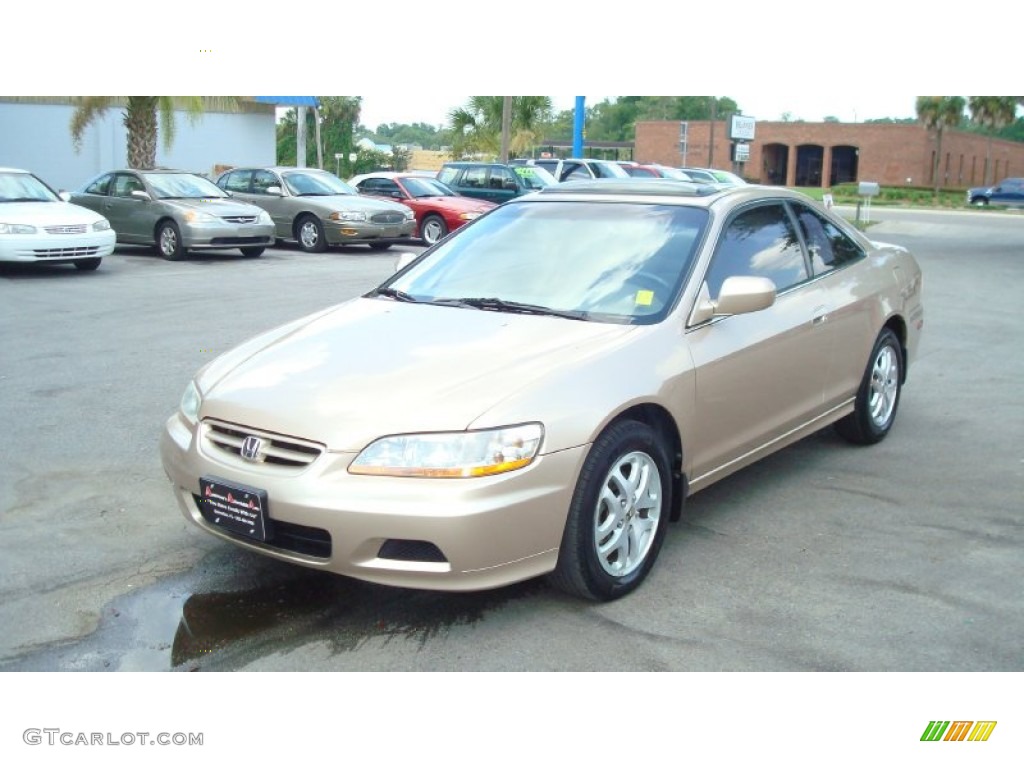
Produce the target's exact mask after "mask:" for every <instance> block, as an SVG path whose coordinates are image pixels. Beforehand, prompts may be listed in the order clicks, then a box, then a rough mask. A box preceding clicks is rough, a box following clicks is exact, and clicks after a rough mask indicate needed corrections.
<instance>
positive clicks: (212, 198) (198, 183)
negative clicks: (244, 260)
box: [71, 169, 274, 261]
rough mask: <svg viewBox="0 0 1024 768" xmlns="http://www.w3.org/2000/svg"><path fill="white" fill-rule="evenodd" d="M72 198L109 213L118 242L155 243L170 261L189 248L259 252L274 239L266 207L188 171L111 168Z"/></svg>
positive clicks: (184, 253)
mask: <svg viewBox="0 0 1024 768" xmlns="http://www.w3.org/2000/svg"><path fill="white" fill-rule="evenodd" d="M71 201H72V202H73V203H76V204H77V205H81V206H84V207H85V208H89V209H90V210H93V211H96V212H97V213H100V214H102V215H104V216H106V217H107V219H108V220H109V221H110V226H111V227H113V228H114V231H115V232H116V233H117V242H119V243H131V244H137V245H153V246H155V247H156V249H157V251H158V252H159V253H160V255H161V256H163V257H164V258H165V259H169V260H171V261H177V260H179V259H183V258H185V257H186V255H187V253H188V251H190V250H200V249H202V250H210V249H221V248H238V249H240V250H241V251H242V255H244V256H250V257H256V256H259V255H260V254H262V253H263V250H264V249H265V248H266V247H267V246H268V245H272V244H273V242H274V228H273V224H272V222H271V221H270V217H269V216H267V215H266V214H265V213H264V212H263V211H261V210H260V209H259V208H256V207H255V206H252V205H249V204H247V203H244V202H240V201H237V200H232V199H230V198H229V197H228V196H227V195H226V194H224V193H223V192H222V191H221V190H220V189H218V188H217V185H216V184H214V183H213V182H212V181H210V180H209V179H205V178H203V177H202V176H199V175H197V174H194V173H188V172H186V171H171V170H153V171H138V170H134V169H125V170H119V171H109V172H107V173H102V174H100V175H99V176H96V177H95V178H93V179H91V180H90V181H88V182H87V183H86V184H85V185H84V186H83V187H82V188H81V189H79V190H78V191H76V192H73V193H72V195H71Z"/></svg>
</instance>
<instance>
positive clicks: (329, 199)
mask: <svg viewBox="0 0 1024 768" xmlns="http://www.w3.org/2000/svg"><path fill="white" fill-rule="evenodd" d="M292 199H293V200H301V201H302V202H303V203H304V204H306V205H308V206H309V207H310V208H314V209H317V210H324V211H363V212H365V213H369V214H371V215H372V214H374V213H381V212H382V211H399V212H400V213H402V214H403V215H404V214H405V212H406V211H407V210H409V207H408V206H406V205H402V204H401V203H394V202H391V201H390V200H381V199H379V198H376V197H369V196H366V195H307V196H305V197H302V196H296V197H293V198H292Z"/></svg>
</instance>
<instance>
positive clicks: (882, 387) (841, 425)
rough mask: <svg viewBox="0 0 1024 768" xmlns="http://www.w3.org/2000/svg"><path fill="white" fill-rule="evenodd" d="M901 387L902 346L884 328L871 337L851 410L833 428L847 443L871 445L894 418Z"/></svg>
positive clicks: (889, 331)
mask: <svg viewBox="0 0 1024 768" xmlns="http://www.w3.org/2000/svg"><path fill="white" fill-rule="evenodd" d="M902 387H903V347H902V346H900V340H899V339H898V338H896V334H895V333H893V332H892V331H891V330H890V329H889V328H884V329H883V330H882V332H881V333H880V334H879V335H878V339H877V340H876V341H875V346H874V348H873V349H872V351H871V359H870V362H869V363H868V367H867V370H866V371H865V372H864V378H863V380H862V381H861V384H860V389H858V390H857V399H856V401H855V402H854V408H853V413H851V414H849V415H848V416H844V417H843V418H842V419H840V420H839V421H837V422H836V431H837V432H838V433H839V434H840V435H842V436H843V437H845V438H846V439H847V440H849V441H850V442H851V443H859V444H860V445H872V444H873V443H877V442H879V441H881V440H882V439H883V438H885V436H886V435H888V434H889V430H890V429H892V425H893V422H894V421H895V420H896V408H897V407H898V406H899V403H900V391H901V390H902Z"/></svg>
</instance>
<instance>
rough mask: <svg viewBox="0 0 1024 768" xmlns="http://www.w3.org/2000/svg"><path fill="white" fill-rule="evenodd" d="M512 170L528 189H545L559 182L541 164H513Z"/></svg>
mask: <svg viewBox="0 0 1024 768" xmlns="http://www.w3.org/2000/svg"><path fill="white" fill-rule="evenodd" d="M512 170H513V171H515V172H516V176H518V177H519V178H520V179H521V180H522V182H523V186H525V187H526V188H527V189H544V187H550V186H551V185H552V184H557V183H558V181H557V180H556V179H555V177H554V176H552V175H551V173H550V172H549V171H548V170H547V169H545V168H541V167H540V166H539V165H513V166H512Z"/></svg>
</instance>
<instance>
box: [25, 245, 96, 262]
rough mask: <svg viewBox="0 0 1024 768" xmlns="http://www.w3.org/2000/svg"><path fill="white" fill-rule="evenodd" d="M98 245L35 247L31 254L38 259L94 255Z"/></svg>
mask: <svg viewBox="0 0 1024 768" xmlns="http://www.w3.org/2000/svg"><path fill="white" fill-rule="evenodd" d="M97 251H99V246H96V245H89V246H83V247H81V248H36V249H34V250H33V251H32V253H33V255H35V257H36V258H39V259H66V258H69V257H72V256H75V257H77V256H95V255H96V252H97Z"/></svg>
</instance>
